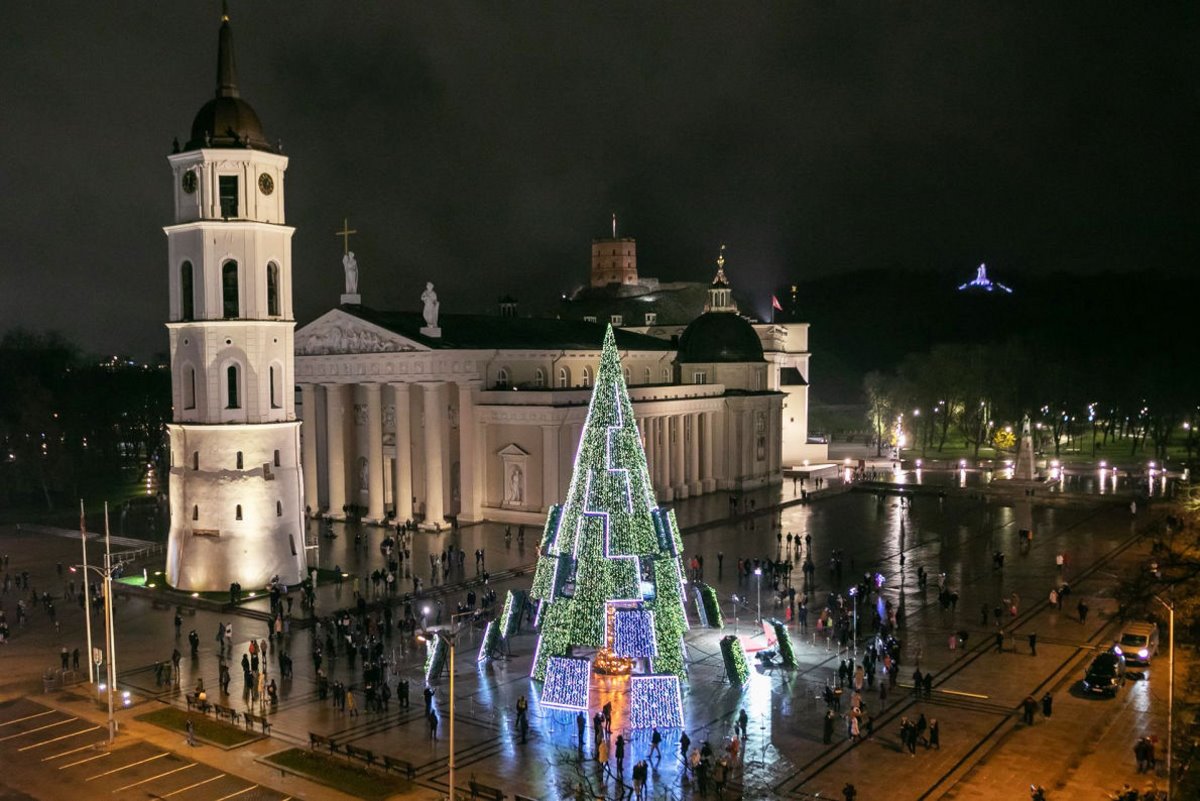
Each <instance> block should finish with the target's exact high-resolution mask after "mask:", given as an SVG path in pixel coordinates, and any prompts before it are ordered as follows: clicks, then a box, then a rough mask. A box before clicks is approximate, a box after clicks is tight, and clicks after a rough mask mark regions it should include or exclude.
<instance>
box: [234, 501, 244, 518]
mask: <svg viewBox="0 0 1200 801" xmlns="http://www.w3.org/2000/svg"><path fill="white" fill-rule="evenodd" d="M233 514H234V518H235V519H237V520H241V519H242V505H241V504H240V503H239V504H238V505H237V508H235V509H234V511H233Z"/></svg>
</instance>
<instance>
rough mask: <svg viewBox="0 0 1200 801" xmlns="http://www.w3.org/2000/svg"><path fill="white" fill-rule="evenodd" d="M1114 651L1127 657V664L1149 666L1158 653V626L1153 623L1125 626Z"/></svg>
mask: <svg viewBox="0 0 1200 801" xmlns="http://www.w3.org/2000/svg"><path fill="white" fill-rule="evenodd" d="M1114 650H1115V651H1116V652H1117V653H1119V654H1123V655H1124V656H1125V662H1126V664H1129V665H1147V666H1148V665H1149V664H1150V660H1151V659H1153V658H1154V656H1155V655H1156V654H1157V653H1158V626H1156V625H1154V624H1153V623H1127V624H1125V626H1124V627H1123V628H1122V629H1121V636H1120V637H1118V638H1117V643H1116V645H1115V646H1114Z"/></svg>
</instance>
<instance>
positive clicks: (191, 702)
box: [184, 693, 213, 715]
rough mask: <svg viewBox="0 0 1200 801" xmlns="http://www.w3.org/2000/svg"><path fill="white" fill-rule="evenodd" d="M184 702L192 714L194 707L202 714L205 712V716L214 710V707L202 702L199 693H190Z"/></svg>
mask: <svg viewBox="0 0 1200 801" xmlns="http://www.w3.org/2000/svg"><path fill="white" fill-rule="evenodd" d="M184 700H185V701H187V708H188V712H191V711H192V707H195V708H196V709H199V710H200V711H201V712H203V713H204V714H206V715H207V714H208V710H210V709H212V708H213V705H212V704H210V703H209V702H208V701H201V700H200V694H199V693H188V694H186V695H185V696H184Z"/></svg>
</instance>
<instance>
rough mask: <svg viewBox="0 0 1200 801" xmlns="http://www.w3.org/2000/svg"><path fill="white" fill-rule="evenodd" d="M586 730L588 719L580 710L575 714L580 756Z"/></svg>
mask: <svg viewBox="0 0 1200 801" xmlns="http://www.w3.org/2000/svg"><path fill="white" fill-rule="evenodd" d="M586 729H587V719H586V718H585V717H584V715H583V711H582V710H580V711H579V712H576V713H575V739H576V748H577V750H578V751H579V753H580V754H582V753H583V732H584V731H585V730H586ZM654 733H655V734H658V729H655V730H654Z"/></svg>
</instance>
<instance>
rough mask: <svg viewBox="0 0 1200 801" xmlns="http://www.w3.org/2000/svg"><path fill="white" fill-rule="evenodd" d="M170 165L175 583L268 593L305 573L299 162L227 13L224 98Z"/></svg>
mask: <svg viewBox="0 0 1200 801" xmlns="http://www.w3.org/2000/svg"><path fill="white" fill-rule="evenodd" d="M167 161H168V162H169V163H170V165H171V172H172V179H173V181H172V182H173V192H174V200H175V202H174V208H175V222H174V224H172V225H168V226H166V227H165V228H164V229H163V230H164V232H165V233H166V235H167V267H168V275H169V279H168V283H169V286H170V293H169V298H170V300H169V302H170V309H169V322H168V323H167V329H168V332H169V336H170V353H171V391H172V405H173V411H172V422H171V424H170V425H169V426H168V433H169V436H170V445H171V468H170V501H171V531H170V539H169V543H168V554H167V580H168V582H169V583H170V584H171V585H172V586H174V587H177V588H179V589H185V590H201V591H203V590H209V591H212V590H227V589H228V588H229V585H230V584H231V583H233V582H237V583H239V584H241V585H242V586H243V587H245V588H246V589H251V588H255V589H259V588H262V587H264V586H266V585H267V583H268V582H270V581H271V579H273V578H275V577H278V578H279V580H280V581H282V582H284V583H286V584H296V583H298V582H299V581H300V580H301V579H302V578H303V577H304V573H305V555H304V522H305V521H304V482H303V478H302V476H301V472H300V471H301V468H300V423H299V422H298V421H297V420H296V410H295V393H294V391H293V387H294V366H293V353H294V349H293V329H294V328H295V320H294V319H293V316H292V232H293V229H292V228H291V227H289V226H287V225H286V224H285V221H284V203H283V195H284V173H285V171H286V169H287V164H288V160H287V158H286V157H284V156H283V155H282V153H280V152H279V148H278V147H275V146H272V145H271V144H270V143H269V142H268V141H267V139H266V137H265V135H264V134H263V129H262V124H261V123H260V122H259V119H258V115H257V114H255V112H254V109H253V108H252V107H251V106H250V104H249V103H247V102H246V101H245V100H243V99H242V97H241V93H240V91H239V88H238V77H237V69H236V64H235V61H234V52H233V30H232V28H231V26H230V23H229V14H228V11H227V10H226V9H223V13H222V17H221V27H220V32H219V35H218V46H217V87H216V94H215V97H213V98H212V99H211V100H209V101H208V102H207V103H206V104H204V106H203V107H202V108H201V109H200V111H199V112H198V113H197V114H196V117H195V119H194V120H193V121H192V129H191V136H190V138H189V139H188V141H187V143H186V144H185V145H184V146H182V147H179V146H178V145H177V146H176V148H175V152H174V153H172V154H171V155H170V156H169V157H168V159H167Z"/></svg>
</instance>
